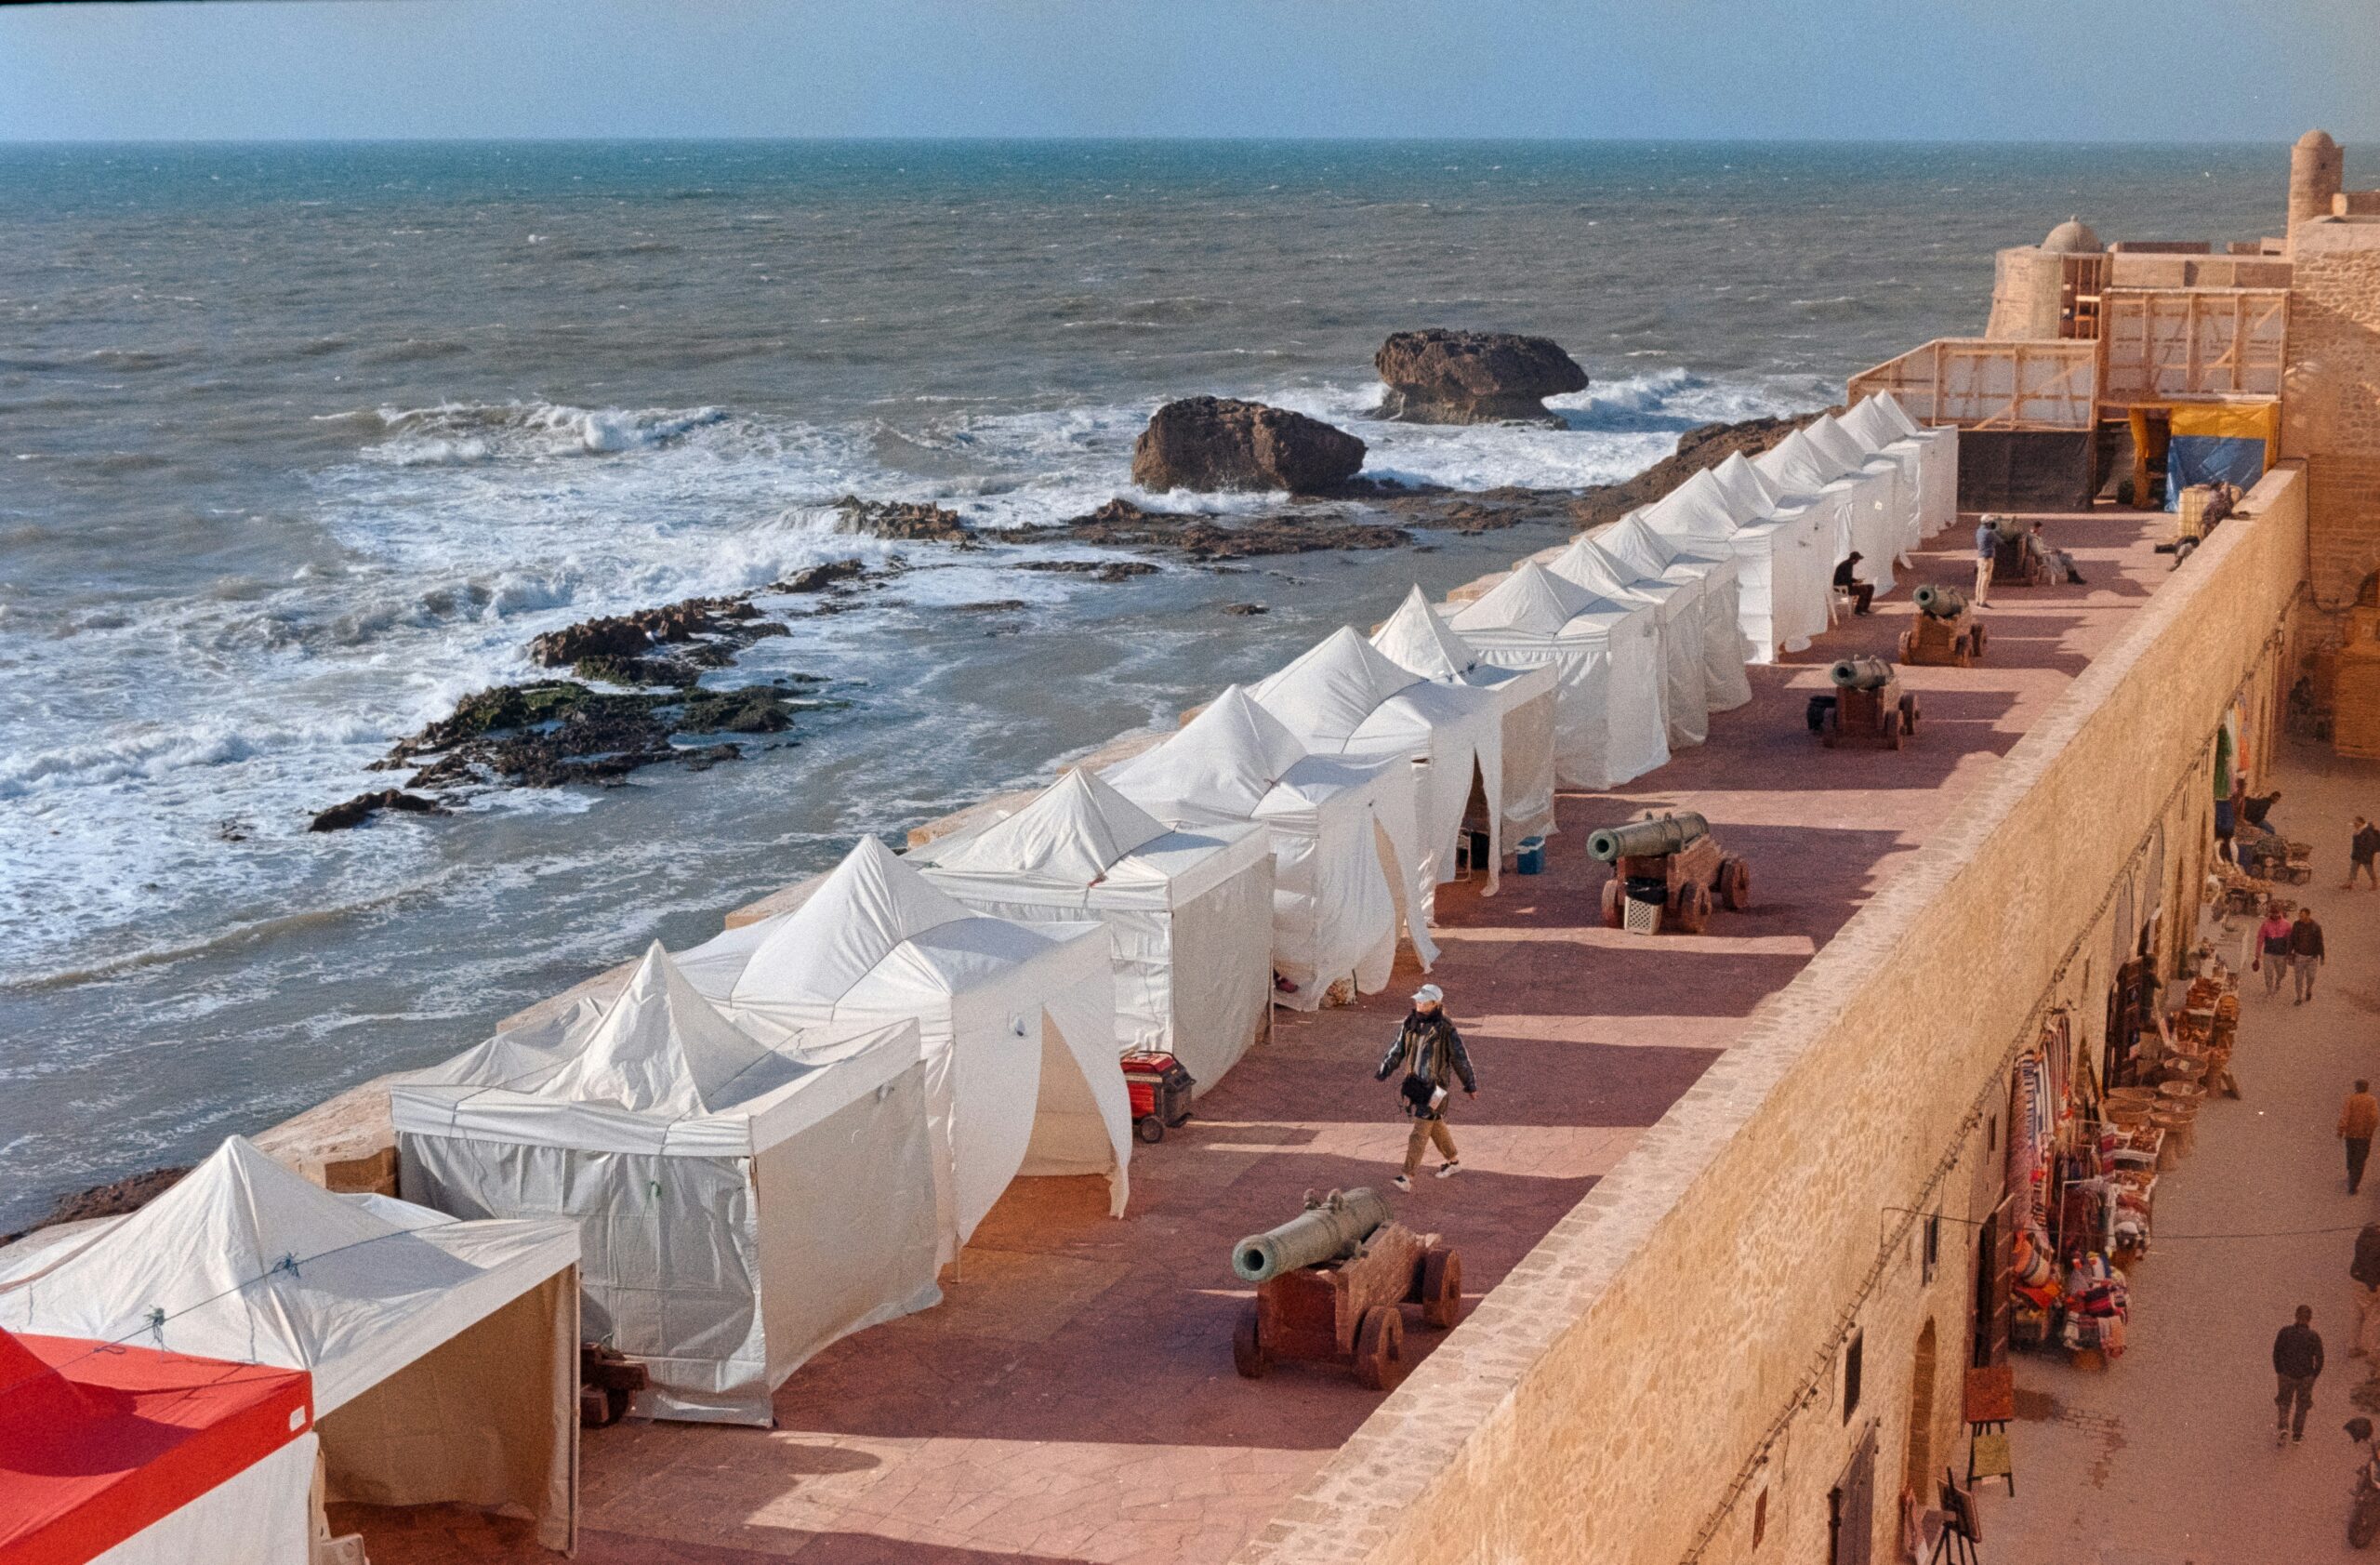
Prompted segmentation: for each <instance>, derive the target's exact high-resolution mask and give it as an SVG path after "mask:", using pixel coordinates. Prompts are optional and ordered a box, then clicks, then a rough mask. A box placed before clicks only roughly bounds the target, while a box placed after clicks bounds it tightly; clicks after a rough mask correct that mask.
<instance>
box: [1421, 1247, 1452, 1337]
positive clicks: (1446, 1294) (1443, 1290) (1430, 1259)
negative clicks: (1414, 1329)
mask: <svg viewBox="0 0 2380 1565" xmlns="http://www.w3.org/2000/svg"><path fill="white" fill-rule="evenodd" d="M1461 1314H1462V1257H1461V1256H1460V1255H1458V1254H1456V1253H1454V1252H1453V1251H1451V1250H1448V1249H1446V1248H1444V1247H1442V1246H1438V1245H1433V1246H1431V1248H1430V1249H1429V1250H1428V1251H1427V1252H1426V1253H1424V1254H1423V1255H1422V1256H1421V1320H1422V1321H1423V1322H1424V1323H1425V1324H1428V1325H1432V1326H1435V1327H1437V1328H1438V1329H1439V1330H1440V1331H1445V1330H1447V1329H1448V1328H1449V1327H1451V1326H1452V1325H1453V1324H1454V1323H1455V1321H1456V1320H1458V1319H1460V1318H1461Z"/></svg>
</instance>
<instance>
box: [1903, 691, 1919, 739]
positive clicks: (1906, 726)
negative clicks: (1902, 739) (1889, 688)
mask: <svg viewBox="0 0 2380 1565" xmlns="http://www.w3.org/2000/svg"><path fill="white" fill-rule="evenodd" d="M1900 731H1901V732H1902V733H1903V734H1906V735H1908V736H1910V737H1911V738H1912V739H1913V738H1915V737H1917V692H1916V691H1914V690H1904V691H1902V692H1901V694H1900Z"/></svg>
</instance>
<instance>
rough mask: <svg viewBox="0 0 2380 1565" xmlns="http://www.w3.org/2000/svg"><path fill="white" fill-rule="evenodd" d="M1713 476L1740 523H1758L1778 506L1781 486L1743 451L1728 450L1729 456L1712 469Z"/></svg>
mask: <svg viewBox="0 0 2380 1565" xmlns="http://www.w3.org/2000/svg"><path fill="white" fill-rule="evenodd" d="M1711 477H1712V481H1713V482H1715V483H1716V484H1718V485H1719V488H1720V490H1721V492H1722V493H1724V494H1725V495H1726V497H1727V503H1728V505H1729V506H1730V507H1731V508H1733V511H1734V513H1735V518H1736V520H1737V521H1738V522H1739V523H1752V522H1757V521H1759V520H1760V519H1761V518H1762V517H1764V516H1766V515H1767V514H1768V513H1769V512H1770V511H1774V510H1776V509H1777V501H1778V493H1777V485H1776V484H1771V483H1770V482H1769V481H1768V475H1767V474H1765V473H1764V472H1762V471H1760V469H1759V468H1757V467H1755V466H1753V465H1752V458H1749V457H1747V456H1745V455H1744V454H1743V453H1742V452H1740V451H1730V452H1728V453H1727V459H1726V461H1724V462H1721V463H1720V464H1719V465H1718V466H1717V467H1715V468H1712V470H1711Z"/></svg>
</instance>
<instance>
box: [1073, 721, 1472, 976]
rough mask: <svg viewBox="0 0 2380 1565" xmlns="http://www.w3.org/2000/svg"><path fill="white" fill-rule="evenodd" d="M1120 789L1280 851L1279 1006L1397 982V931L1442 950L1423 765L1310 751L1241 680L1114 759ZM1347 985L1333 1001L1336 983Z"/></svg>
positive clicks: (1417, 949)
mask: <svg viewBox="0 0 2380 1565" xmlns="http://www.w3.org/2000/svg"><path fill="white" fill-rule="evenodd" d="M1105 776H1106V779H1107V781H1109V782H1110V783H1113V784H1114V785H1115V787H1116V791H1117V792H1118V793H1121V794H1122V795H1123V796H1124V797H1125V798H1127V799H1130V800H1131V801H1132V802H1134V803H1136V804H1138V805H1140V806H1141V808H1143V809H1144V810H1146V811H1148V812H1149V814H1151V815H1153V816H1156V817H1157V819H1159V820H1161V821H1164V822H1165V823H1166V824H1168V825H1170V826H1174V827H1179V828H1183V829H1189V830H1197V829H1202V828H1205V827H1209V826H1217V825H1223V824H1227V823H1230V822H1235V821H1244V820H1253V821H1258V822H1261V823H1262V824H1263V827H1264V829H1265V833H1266V837H1267V839H1268V840H1269V842H1271V844H1272V849H1273V970H1274V972H1275V973H1276V974H1278V975H1280V976H1281V978H1283V979H1284V980H1286V981H1287V982H1288V983H1289V984H1290V985H1292V986H1294V988H1292V989H1290V990H1289V991H1287V992H1283V993H1279V994H1278V995H1276V999H1277V1001H1279V1002H1280V1003H1284V1004H1287V1005H1289V1006H1290V1007H1292V1008H1293V1009H1296V1010H1302V1011H1311V1010H1315V1009H1316V1008H1318V1007H1320V1006H1322V1005H1324V1004H1326V1003H1336V1002H1337V1001H1338V999H1341V998H1343V999H1352V998H1353V997H1354V995H1355V994H1374V993H1377V992H1379V991H1380V990H1381V989H1382V988H1385V987H1386V986H1387V984H1388V980H1389V974H1390V971H1391V969H1392V968H1393V967H1394V966H1395V957H1396V935H1397V929H1398V926H1399V924H1400V922H1401V923H1402V925H1403V927H1404V930H1405V934H1406V937H1407V939H1408V940H1409V941H1410V942H1411V944H1412V947H1413V951H1414V955H1415V956H1416V957H1418V958H1419V959H1420V961H1421V965H1422V967H1423V968H1424V969H1427V968H1428V967H1429V965H1430V964H1431V963H1432V962H1435V961H1436V960H1437V954H1438V949H1437V947H1436V946H1435V944H1434V943H1432V941H1431V939H1430V934H1429V930H1428V928H1427V927H1426V925H1425V924H1424V922H1423V919H1422V914H1421V908H1420V906H1419V904H1418V902H1417V901H1416V899H1415V898H1414V897H1413V896H1412V895H1410V892H1409V888H1411V887H1412V886H1414V885H1416V884H1418V883H1419V878H1418V868H1417V867H1418V866H1419V865H1420V863H1421V855H1420V853H1419V852H1418V849H1417V842H1416V839H1417V836H1418V832H1417V829H1416V825H1415V822H1416V818H1417V812H1416V809H1415V790H1414V787H1413V768H1412V767H1411V766H1410V765H1409V764H1408V763H1406V762H1404V761H1403V760H1399V759H1391V760H1383V761H1355V760H1342V759H1338V758H1334V757H1330V756H1320V755H1308V754H1307V753H1306V752H1305V748H1304V747H1303V746H1302V745H1301V744H1300V743H1299V742H1298V741H1297V738H1296V737H1295V736H1293V735H1291V734H1290V733H1289V730H1288V729H1287V728H1285V727H1283V726H1282V725H1281V722H1280V720H1279V719H1278V718H1276V717H1275V716H1273V714H1272V713H1270V712H1268V711H1266V710H1264V709H1263V707H1260V706H1258V705H1257V704H1256V702H1255V700H1254V699H1253V698H1252V697H1250V696H1249V694H1248V692H1247V691H1245V690H1242V689H1241V688H1240V687H1239V686H1237V685H1236V684H1235V685H1233V686H1231V687H1230V688H1229V689H1227V690H1225V691H1224V692H1223V694H1222V695H1221V696H1216V697H1215V699H1214V701H1213V702H1212V703H1211V704H1210V705H1209V706H1208V707H1207V709H1206V710H1204V711H1201V712H1200V713H1199V714H1198V715H1197V717H1195V718H1193V719H1192V720H1191V721H1190V722H1189V723H1186V724H1184V725H1183V729H1182V731H1181V732H1180V733H1178V734H1175V735H1173V736H1171V737H1170V738H1168V739H1167V740H1166V741H1165V742H1164V743H1163V744H1161V745H1158V746H1157V747H1156V748H1155V749H1150V750H1146V751H1144V752H1143V753H1141V754H1140V755H1137V756H1135V757H1133V758H1132V759H1131V760H1130V761H1127V762H1124V763H1121V764H1119V765H1117V766H1116V767H1114V768H1112V769H1110V770H1109V771H1108V772H1107V773H1106V774H1105ZM1334 990H1337V991H1339V995H1338V997H1337V998H1334V995H1333V991H1334Z"/></svg>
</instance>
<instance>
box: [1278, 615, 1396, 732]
mask: <svg viewBox="0 0 2380 1565" xmlns="http://www.w3.org/2000/svg"><path fill="white" fill-rule="evenodd" d="M1419 680H1420V676H1419V675H1417V674H1415V673H1414V672H1413V671H1412V670H1409V669H1406V668H1402V667H1400V666H1399V665H1398V664H1397V663H1396V662H1395V660H1394V659H1393V658H1390V657H1387V656H1385V655H1384V654H1382V652H1381V650H1380V649H1379V648H1378V647H1376V646H1374V645H1372V643H1369V642H1368V641H1366V640H1365V639H1364V638H1363V636H1362V635H1361V634H1360V633H1358V632H1357V631H1355V630H1352V629H1350V628H1348V627H1347V626H1344V625H1342V626H1341V627H1340V628H1339V629H1338V630H1333V631H1332V632H1331V633H1330V634H1329V635H1328V636H1326V637H1325V638H1323V640H1322V641H1321V642H1320V643H1316V645H1314V646H1312V647H1309V648H1308V649H1306V651H1305V652H1303V653H1302V654H1300V655H1299V656H1298V657H1297V658H1296V659H1295V660H1294V661H1292V662H1290V663H1289V665H1288V666H1287V667H1286V668H1283V669H1282V670H1279V671H1278V672H1276V673H1274V674H1271V675H1268V676H1267V677H1266V678H1264V679H1263V680H1261V681H1259V682H1258V683H1256V684H1255V685H1254V686H1253V687H1252V688H1251V689H1250V691H1249V694H1250V696H1253V697H1254V698H1255V700H1256V702H1257V704H1258V705H1259V706H1262V707H1263V709H1264V710H1266V711H1268V712H1271V713H1272V714H1273V715H1274V716H1275V717H1277V718H1279V719H1280V720H1281V723H1282V725H1283V726H1284V727H1286V728H1288V729H1289V732H1290V733H1291V734H1293V735H1296V736H1299V737H1300V738H1302V739H1306V740H1309V741H1321V743H1322V744H1325V745H1330V746H1336V745H1339V744H1343V743H1344V742H1345V741H1346V740H1347V738H1348V737H1349V736H1351V735H1353V734H1354V733H1355V730H1356V729H1358V728H1360V727H1362V726H1363V725H1364V720H1365V719H1366V718H1369V716H1371V714H1372V712H1373V711H1374V710H1376V709H1378V707H1379V706H1380V704H1381V703H1382V701H1385V700H1387V699H1388V698H1389V697H1390V696H1394V695H1395V694H1396V693H1397V692H1398V691H1400V690H1403V689H1404V688H1406V687H1407V686H1408V685H1410V684H1414V683H1418V682H1419Z"/></svg>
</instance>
